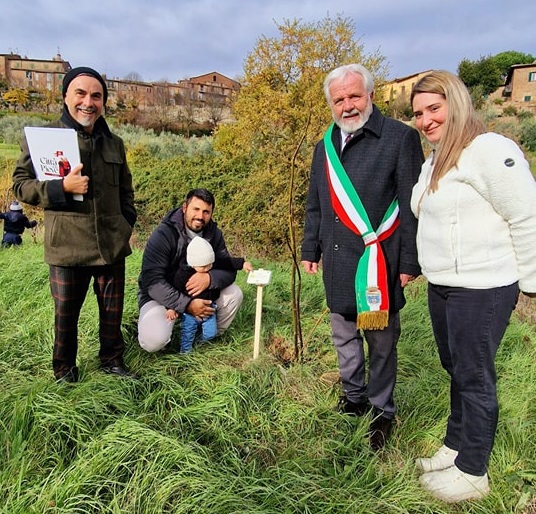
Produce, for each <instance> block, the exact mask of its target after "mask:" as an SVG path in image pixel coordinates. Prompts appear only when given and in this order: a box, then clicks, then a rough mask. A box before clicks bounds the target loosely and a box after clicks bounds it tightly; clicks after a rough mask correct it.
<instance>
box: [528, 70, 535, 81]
mask: <svg viewBox="0 0 536 514" xmlns="http://www.w3.org/2000/svg"><path fill="white" fill-rule="evenodd" d="M529 82H536V71H531V72H530V73H529Z"/></svg>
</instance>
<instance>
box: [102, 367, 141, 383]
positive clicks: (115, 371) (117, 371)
mask: <svg viewBox="0 0 536 514" xmlns="http://www.w3.org/2000/svg"><path fill="white" fill-rule="evenodd" d="M100 369H101V371H103V372H104V373H108V374H109V375H118V376H120V377H126V378H133V379H136V380H137V379H138V378H140V377H139V376H138V375H136V374H135V373H132V372H131V371H128V370H127V369H126V368H125V367H124V366H101V368H100Z"/></svg>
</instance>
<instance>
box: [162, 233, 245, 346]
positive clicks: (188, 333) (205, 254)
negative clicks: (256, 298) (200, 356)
mask: <svg viewBox="0 0 536 514" xmlns="http://www.w3.org/2000/svg"><path fill="white" fill-rule="evenodd" d="M186 262H187V266H181V267H180V268H179V270H178V271H177V273H176V274H175V277H174V280H173V285H174V286H175V287H176V288H177V289H178V290H179V291H180V292H182V293H186V294H187V291H186V283H187V282H188V280H189V279H190V277H191V276H192V275H194V274H195V273H208V272H209V271H210V270H211V269H212V268H213V267H214V268H216V269H233V270H241V269H243V270H244V271H246V272H248V273H249V272H250V271H253V266H252V264H251V263H250V262H248V261H246V260H245V259H243V258H241V257H229V258H225V259H218V260H217V261H215V255H214V249H213V248H212V246H211V244H210V243H209V242H208V241H207V240H206V239H203V238H202V237H199V236H197V237H194V238H193V239H192V240H191V241H190V243H189V244H188V247H187V249H186ZM219 296H220V290H219V289H206V290H205V291H203V292H202V293H201V294H199V295H197V296H196V297H195V298H202V299H204V300H211V301H212V302H214V301H215V300H216V299H217V298H218V297H219ZM212 307H213V308H214V309H216V307H217V306H216V304H215V303H213V304H212ZM178 315H179V314H178V313H177V312H176V311H175V310H173V309H168V310H167V311H166V317H167V319H168V320H170V321H172V320H174V319H176V318H177V317H178ZM181 321H182V322H181V347H180V352H181V353H190V352H191V351H192V348H193V343H194V340H195V338H196V336H197V332H198V329H199V328H200V329H201V339H200V340H201V341H210V340H211V339H214V338H215V337H216V335H217V331H218V327H217V323H216V312H214V314H212V316H209V317H208V318H205V319H203V320H200V319H198V318H196V317H195V316H192V315H191V314H189V313H187V312H185V313H183V314H182V320H181Z"/></svg>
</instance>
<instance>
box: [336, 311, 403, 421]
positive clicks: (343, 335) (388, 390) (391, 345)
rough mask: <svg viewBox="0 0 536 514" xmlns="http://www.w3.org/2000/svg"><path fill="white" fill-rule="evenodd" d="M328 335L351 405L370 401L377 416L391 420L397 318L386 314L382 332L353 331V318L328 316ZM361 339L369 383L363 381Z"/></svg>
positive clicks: (364, 368)
mask: <svg viewBox="0 0 536 514" xmlns="http://www.w3.org/2000/svg"><path fill="white" fill-rule="evenodd" d="M331 335H332V338H333V344H334V345H335V349H336V350H337V358H338V361H339V372H340V374H341V380H342V388H343V391H344V393H345V394H346V397H347V398H348V399H349V400H350V401H352V402H355V403H361V402H365V401H367V400H368V401H370V403H371V405H372V406H373V407H374V409H375V411H376V412H377V413H378V414H382V415H383V416H385V417H386V418H389V419H393V418H394V417H395V413H396V407H395V401H394V397H393V392H394V389H395V384H396V366H397V352H396V346H397V343H398V339H399V337H400V315H399V313H398V312H397V313H394V314H393V313H390V314H389V325H388V326H387V327H386V328H385V329H384V330H364V331H363V335H362V334H361V332H360V331H359V330H358V329H357V325H356V315H355V314H354V315H344V314H337V313H333V312H332V313H331ZM363 337H364V338H365V340H366V341H367V345H368V356H369V373H368V375H369V379H368V383H367V381H366V366H365V351H364V348H363Z"/></svg>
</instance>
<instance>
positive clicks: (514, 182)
mask: <svg viewBox="0 0 536 514" xmlns="http://www.w3.org/2000/svg"><path fill="white" fill-rule="evenodd" d="M432 167H433V165H432V156H429V157H428V159H427V160H426V162H425V163H424V164H423V167H422V171H421V175H420V177H419V181H418V182H417V184H416V185H415V187H414V188H413V195H412V198H411V208H412V210H413V213H414V214H415V215H416V216H417V218H418V219H419V227H418V231H417V249H418V253H419V263H420V265H421V268H422V273H423V275H424V276H425V277H426V278H427V279H428V281H429V282H431V283H433V284H436V285H446V286H456V287H467V288H474V289H484V288H490V287H500V286H505V285H509V284H513V283H514V282H516V281H519V287H520V289H521V290H522V291H524V292H527V293H533V292H536V182H535V181H534V178H533V176H532V174H531V172H530V167H529V164H528V162H527V161H526V160H525V157H524V155H523V152H522V151H521V150H520V148H519V147H518V146H517V145H516V144H515V143H514V142H513V141H511V140H510V139H507V138H505V137H503V136H501V135H499V134H495V133H492V132H490V133H487V134H482V135H480V136H478V137H476V138H475V139H474V140H473V142H472V143H471V144H470V145H469V146H468V147H467V148H466V149H465V150H464V151H463V152H462V154H461V156H460V159H459V161H458V166H457V167H456V168H453V169H452V170H450V171H449V172H448V173H447V174H446V175H445V176H443V178H441V180H440V181H439V187H438V189H437V191H436V192H435V193H432V192H428V191H427V188H428V184H429V182H430V177H431V172H432Z"/></svg>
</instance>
